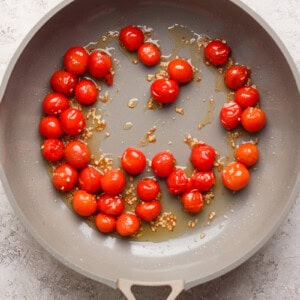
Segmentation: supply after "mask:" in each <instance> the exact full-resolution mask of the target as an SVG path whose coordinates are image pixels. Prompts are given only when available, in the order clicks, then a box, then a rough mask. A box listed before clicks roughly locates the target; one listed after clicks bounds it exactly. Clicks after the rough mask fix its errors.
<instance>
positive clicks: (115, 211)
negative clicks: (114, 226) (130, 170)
mask: <svg viewBox="0 0 300 300" xmlns="http://www.w3.org/2000/svg"><path fill="white" fill-rule="evenodd" d="M124 207H125V201H124V199H123V198H122V197H121V196H120V195H115V196H110V195H107V194H103V195H101V196H100V197H99V198H98V209H99V211H100V212H102V213H104V214H106V215H111V216H118V215H120V214H121V213H122V212H123V210H124Z"/></svg>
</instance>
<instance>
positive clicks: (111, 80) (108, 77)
mask: <svg viewBox="0 0 300 300" xmlns="http://www.w3.org/2000/svg"><path fill="white" fill-rule="evenodd" d="M104 79H105V83H106V84H107V85H109V86H110V85H113V83H114V75H113V73H112V72H109V73H108V74H107V75H105V77H104Z"/></svg>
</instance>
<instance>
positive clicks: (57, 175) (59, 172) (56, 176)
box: [52, 164, 78, 192]
mask: <svg viewBox="0 0 300 300" xmlns="http://www.w3.org/2000/svg"><path fill="white" fill-rule="evenodd" d="M77 179H78V172H77V170H76V169H75V168H73V167H72V166H70V165H69V164H62V165H60V166H58V167H56V168H55V170H54V171H53V175H52V182H53V185H54V186H55V187H56V188H57V189H58V190H59V191H62V192H68V191H71V190H72V189H73V188H74V187H75V185H76V183H77Z"/></svg>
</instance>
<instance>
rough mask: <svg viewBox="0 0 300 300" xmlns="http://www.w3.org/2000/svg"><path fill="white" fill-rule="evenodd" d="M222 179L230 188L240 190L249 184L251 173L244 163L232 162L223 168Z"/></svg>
mask: <svg viewBox="0 0 300 300" xmlns="http://www.w3.org/2000/svg"><path fill="white" fill-rule="evenodd" d="M222 180H223V183H224V185H225V186H226V187H227V188H228V189H230V190H232V191H238V190H241V189H242V188H244V187H245V186H246V185H247V184H248V182H249V180H250V173H249V171H248V169H247V168H246V167H245V166H244V165H243V164H241V163H239V162H232V163H230V164H229V165H227V166H226V167H225V169H224V170H223V172H222Z"/></svg>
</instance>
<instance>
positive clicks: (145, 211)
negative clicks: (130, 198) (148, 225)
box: [135, 200, 161, 222]
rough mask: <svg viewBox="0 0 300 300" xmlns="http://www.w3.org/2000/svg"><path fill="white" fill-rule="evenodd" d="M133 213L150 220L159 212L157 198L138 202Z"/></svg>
mask: <svg viewBox="0 0 300 300" xmlns="http://www.w3.org/2000/svg"><path fill="white" fill-rule="evenodd" d="M135 213H136V215H137V216H138V217H139V218H140V219H141V220H143V221H146V222H150V221H152V220H154V219H155V218H156V217H157V216H158V215H159V214H160V213H161V203H160V201H158V200H153V201H147V202H140V203H139V204H138V205H137V206H136V207H135Z"/></svg>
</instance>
